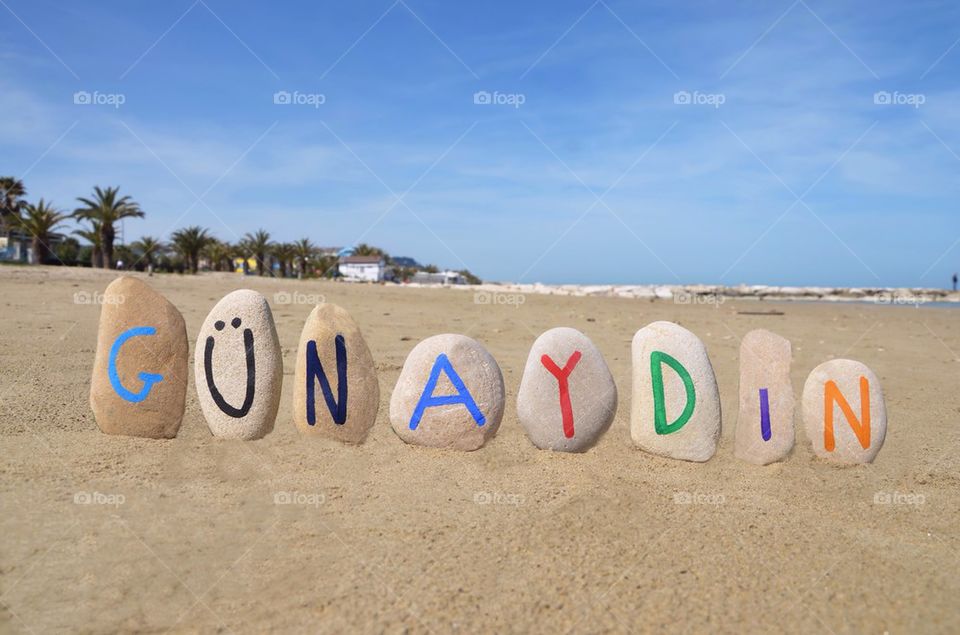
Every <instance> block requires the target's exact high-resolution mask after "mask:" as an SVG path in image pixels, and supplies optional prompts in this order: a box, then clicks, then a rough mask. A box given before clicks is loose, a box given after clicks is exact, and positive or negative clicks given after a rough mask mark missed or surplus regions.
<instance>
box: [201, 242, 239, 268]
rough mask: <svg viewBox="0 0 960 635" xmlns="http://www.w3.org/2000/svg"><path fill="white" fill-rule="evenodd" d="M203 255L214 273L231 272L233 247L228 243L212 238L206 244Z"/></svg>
mask: <svg viewBox="0 0 960 635" xmlns="http://www.w3.org/2000/svg"><path fill="white" fill-rule="evenodd" d="M203 254H204V255H205V256H206V257H207V259H208V260H209V261H210V264H211V265H213V270H214V271H231V270H232V269H233V266H232V263H231V260H232V258H233V247H232V246H231V245H230V244H229V243H225V242H223V241H220V240H217V239H216V238H213V239H211V240H210V242H209V243H207V246H206V247H205V248H204V250H203Z"/></svg>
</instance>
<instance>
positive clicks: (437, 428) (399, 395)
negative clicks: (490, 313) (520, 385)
mask: <svg viewBox="0 0 960 635" xmlns="http://www.w3.org/2000/svg"><path fill="white" fill-rule="evenodd" d="M504 401H505V400H504V388H503V374H502V373H501V372H500V367H499V366H498V365H497V362H496V360H495V359H494V358H493V356H492V355H491V354H490V353H488V352H487V349H485V348H484V347H483V346H482V345H481V344H480V343H479V342H477V341H476V340H473V339H471V338H469V337H467V336H465V335H451V334H446V335H434V336H433V337H428V338H427V339H425V340H423V341H422V342H420V343H419V344H417V345H416V346H415V347H414V348H413V350H412V351H410V354H409V355H408V356H407V360H406V361H405V362H404V364H403V370H401V371H400V377H399V379H397V385H396V387H395V388H394V390H393V395H392V396H391V397H390V423H391V425H392V426H393V430H394V432H396V433H397V435H398V436H399V437H400V438H401V439H403V440H404V441H405V442H406V443H411V444H414V445H424V446H429V447H435V448H448V449H454V450H465V451H471V450H476V449H478V448H480V447H482V446H483V444H484V443H486V441H487V440H488V439H490V438H492V437H493V436H494V435H495V434H496V433H497V428H499V427H500V420H501V419H502V418H503V408H504Z"/></svg>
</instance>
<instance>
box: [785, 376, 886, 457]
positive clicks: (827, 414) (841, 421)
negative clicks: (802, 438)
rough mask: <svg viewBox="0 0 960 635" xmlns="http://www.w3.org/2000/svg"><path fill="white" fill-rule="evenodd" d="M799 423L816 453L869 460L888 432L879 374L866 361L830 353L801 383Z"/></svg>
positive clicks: (818, 454)
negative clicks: (861, 361)
mask: <svg viewBox="0 0 960 635" xmlns="http://www.w3.org/2000/svg"><path fill="white" fill-rule="evenodd" d="M802 406H803V423H804V428H805V430H806V433H807V438H809V439H810V443H811V444H812V445H813V452H814V454H816V455H817V456H818V457H820V458H822V459H826V460H828V461H831V462H833V463H838V464H841V465H853V464H857V463H870V462H871V461H873V459H874V458H876V456H877V452H879V451H880V448H881V447H883V440H884V437H886V435H887V407H886V404H885V403H884V400H883V390H882V389H881V387H880V380H879V379H878V378H877V376H876V375H875V374H874V372H873V371H872V370H870V369H869V368H868V367H867V366H866V365H865V364H862V363H860V362H857V361H854V360H852V359H833V360H830V361H829V362H824V363H823V364H820V365H819V366H817V367H816V368H814V369H813V370H812V371H811V372H810V375H809V376H808V377H807V381H806V383H805V384H804V386H803V398H802Z"/></svg>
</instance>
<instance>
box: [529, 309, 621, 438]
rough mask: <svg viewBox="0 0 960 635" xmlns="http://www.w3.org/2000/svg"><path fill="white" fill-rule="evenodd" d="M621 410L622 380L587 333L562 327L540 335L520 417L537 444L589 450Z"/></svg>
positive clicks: (533, 355) (534, 347)
mask: <svg viewBox="0 0 960 635" xmlns="http://www.w3.org/2000/svg"><path fill="white" fill-rule="evenodd" d="M616 414H617V385H616V384H615V383H614V381H613V375H611V374H610V369H609V368H608V367H607V363H606V361H604V359H603V355H602V354H601V353H600V349H598V348H597V347H596V346H594V344H593V342H591V341H590V339H589V338H588V337H587V336H586V335H584V334H583V333H581V332H580V331H578V330H576V329H572V328H567V327H560V328H554V329H550V330H549V331H547V332H545V333H543V334H542V335H541V336H540V337H538V338H537V340H536V341H535V342H534V343H533V346H532V347H531V348H530V355H529V356H528V357H527V365H526V367H525V368H524V369H523V377H522V379H521V380H520V391H519V392H518V393H517V417H518V418H519V419H520V425H522V426H523V428H524V430H525V431H526V433H527V436H528V437H529V438H530V441H531V442H532V443H533V444H534V445H535V446H537V447H538V448H542V449H545V450H558V451H561V452H583V451H585V450H587V449H589V448H590V447H591V446H593V444H594V443H596V442H597V440H598V439H599V438H600V437H601V436H602V435H603V433H604V432H606V430H607V428H609V427H610V424H611V423H612V422H613V418H614V416H615V415H616Z"/></svg>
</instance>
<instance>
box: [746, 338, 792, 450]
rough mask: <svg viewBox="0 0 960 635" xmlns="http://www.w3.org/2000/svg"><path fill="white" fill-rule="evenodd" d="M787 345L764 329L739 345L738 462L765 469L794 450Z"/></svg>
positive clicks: (786, 341) (789, 358) (789, 349)
mask: <svg viewBox="0 0 960 635" xmlns="http://www.w3.org/2000/svg"><path fill="white" fill-rule="evenodd" d="M791 360H792V350H791V346H790V341H789V340H787V339H785V338H783V337H780V336H779V335H777V334H776V333H771V332H770V331H766V330H764V329H757V330H754V331H750V332H749V333H747V334H746V335H745V336H744V337H743V340H742V341H741V342H740V413H739V415H738V417H737V432H736V442H735V450H734V453H735V454H736V456H737V458H739V459H741V460H744V461H747V462H748V463H754V464H756V465H767V464H769V463H774V462H776V461H782V460H783V459H785V458H786V457H787V456H788V455H789V454H790V451H791V450H792V449H793V444H794V438H795V434H794V423H793V414H794V409H795V405H796V399H795V398H794V396H793V387H792V386H791V385H790V363H791Z"/></svg>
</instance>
